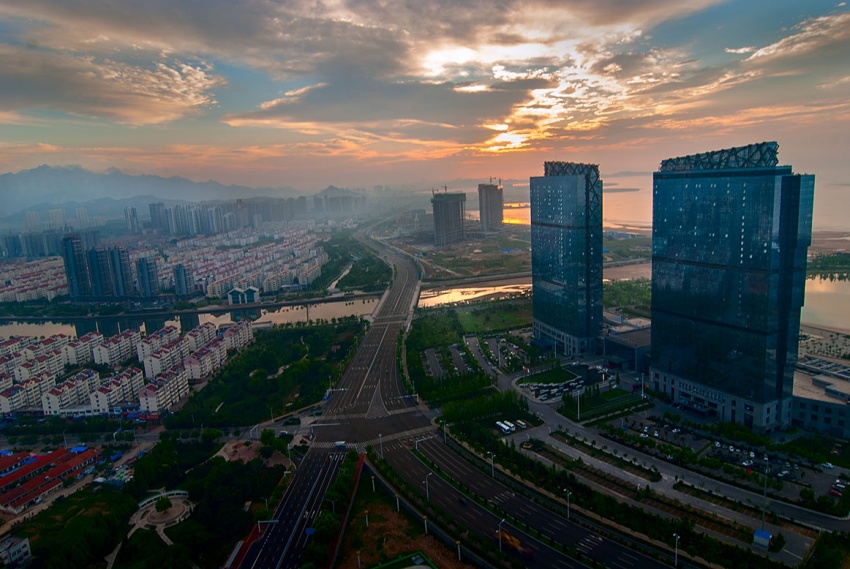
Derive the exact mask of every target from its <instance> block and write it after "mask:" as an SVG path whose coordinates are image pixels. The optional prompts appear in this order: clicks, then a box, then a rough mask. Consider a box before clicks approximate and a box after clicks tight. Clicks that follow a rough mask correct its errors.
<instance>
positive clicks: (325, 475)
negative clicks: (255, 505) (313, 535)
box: [242, 452, 345, 569]
mask: <svg viewBox="0 0 850 569" xmlns="http://www.w3.org/2000/svg"><path fill="white" fill-rule="evenodd" d="M344 458H345V453H344V452H321V453H308V454H307V456H306V457H305V458H304V460H303V461H302V463H301V466H300V467H299V468H298V475H297V476H295V478H294V479H293V481H292V483H291V484H290V485H289V488H287V491H286V494H284V496H283V500H281V503H280V505H279V506H278V507H277V510H276V511H275V514H274V518H273V520H272V521H269V522H267V523H263V524H261V525H263V526H265V527H264V534H263V535H262V537H261V538H260V539H258V540H257V541H256V542H255V543H254V544H253V545H252V546H251V549H250V550H249V551H248V554H247V555H246V557H245V559H244V561H243V562H242V567H251V568H256V569H265V568H266V567H281V568H297V567H300V566H301V555H302V553H303V552H304V549H305V548H306V547H307V542H308V540H309V538H310V536H309V535H308V533H307V528H310V527H312V525H313V521H314V520H315V519H316V517H317V516H318V515H319V512H320V511H321V509H322V500H323V498H324V495H325V491H327V489H328V486H330V484H331V482H333V481H334V479H335V478H336V475H337V472H338V469H339V465H340V463H342V461H343V459H344Z"/></svg>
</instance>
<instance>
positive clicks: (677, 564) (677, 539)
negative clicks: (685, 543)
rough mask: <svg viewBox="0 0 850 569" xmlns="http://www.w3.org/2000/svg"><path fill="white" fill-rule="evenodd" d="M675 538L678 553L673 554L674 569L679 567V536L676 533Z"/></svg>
mask: <svg viewBox="0 0 850 569" xmlns="http://www.w3.org/2000/svg"><path fill="white" fill-rule="evenodd" d="M673 537H675V538H676V552H675V553H674V554H673V567H678V566H679V534H678V533H674V534H673Z"/></svg>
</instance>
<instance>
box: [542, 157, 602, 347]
mask: <svg viewBox="0 0 850 569" xmlns="http://www.w3.org/2000/svg"><path fill="white" fill-rule="evenodd" d="M601 204H602V181H601V180H600V179H599V170H598V167H597V166H596V165H588V164H572V163H565V162H547V163H546V175H545V176H541V177H533V178H531V272H532V294H533V307H534V333H535V339H537V340H538V341H539V342H541V343H544V344H546V343H548V344H550V345H554V346H555V347H556V349H557V350H558V351H559V352H561V353H566V354H577V353H583V352H587V351H592V350H593V349H594V346H595V344H596V341H597V339H598V337H599V335H600V326H601V322H602V205H601Z"/></svg>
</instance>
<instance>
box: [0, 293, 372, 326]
mask: <svg viewBox="0 0 850 569" xmlns="http://www.w3.org/2000/svg"><path fill="white" fill-rule="evenodd" d="M382 294H383V293H382V292H380V293H377V292H361V293H351V294H346V295H336V296H324V297H319V298H310V299H301V300H286V301H278V302H252V303H246V304H233V305H230V304H224V305H215V306H204V307H201V308H188V309H183V310H144V311H141V310H139V311H133V312H121V313H118V314H86V315H74V316H57V315H53V316H23V315H18V316H14V315H13V316H0V323H11V322H56V321H57V320H61V321H63V322H70V323H74V322H84V321H88V320H124V319H127V318H134V319H151V320H157V319H169V320H170V319H174V318H176V317H179V316H187V315H193V314H224V313H227V312H233V311H234V310H276V309H279V308H287V307H292V306H313V305H316V304H327V303H333V302H349V301H354V300H362V299H368V298H380V296H381V295H382Z"/></svg>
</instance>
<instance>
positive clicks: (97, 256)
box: [86, 248, 115, 297]
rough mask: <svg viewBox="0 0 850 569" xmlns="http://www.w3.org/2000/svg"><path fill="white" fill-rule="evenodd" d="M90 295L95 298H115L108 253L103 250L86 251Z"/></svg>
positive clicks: (113, 280)
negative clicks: (90, 288)
mask: <svg viewBox="0 0 850 569" xmlns="http://www.w3.org/2000/svg"><path fill="white" fill-rule="evenodd" d="M86 260H87V261H88V269H89V276H90V278H91V287H92V294H93V295H94V296H95V297H104V296H115V279H114V276H113V274H112V271H111V269H110V262H109V261H110V259H109V251H108V250H107V249H104V248H97V249H89V250H88V251H86Z"/></svg>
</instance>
